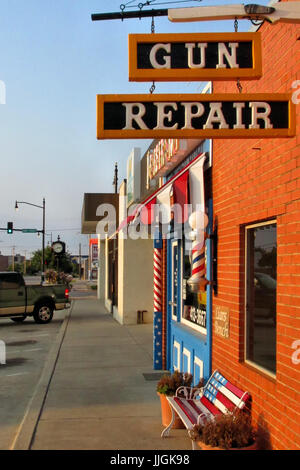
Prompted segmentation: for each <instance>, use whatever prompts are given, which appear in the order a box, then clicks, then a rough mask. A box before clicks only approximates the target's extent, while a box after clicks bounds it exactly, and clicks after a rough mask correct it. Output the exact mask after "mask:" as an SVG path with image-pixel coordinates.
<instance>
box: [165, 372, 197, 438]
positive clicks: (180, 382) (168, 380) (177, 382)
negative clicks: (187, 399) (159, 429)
mask: <svg viewBox="0 0 300 470" xmlns="http://www.w3.org/2000/svg"><path fill="white" fill-rule="evenodd" d="M192 381H193V376H192V375H191V374H188V373H183V372H178V371H175V372H174V373H173V374H171V375H168V374H165V375H163V376H162V377H161V379H160V380H159V381H158V383H157V387H156V390H157V394H158V396H159V397H160V403H161V416H162V424H163V426H165V427H166V426H168V425H169V424H170V422H171V419H172V411H171V408H170V405H169V403H168V400H167V398H166V396H167V395H169V396H171V395H175V392H176V390H177V388H178V387H182V386H185V387H190V386H191V384H192ZM172 427H173V428H176V429H178V428H184V424H183V423H182V421H181V419H180V418H179V416H177V415H176V416H175V422H174V424H173V426H172Z"/></svg>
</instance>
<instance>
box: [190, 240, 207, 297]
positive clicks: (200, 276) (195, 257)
mask: <svg viewBox="0 0 300 470" xmlns="http://www.w3.org/2000/svg"><path fill="white" fill-rule="evenodd" d="M205 274H206V268H205V238H204V235H203V240H200V241H199V240H197V239H196V240H194V241H193V243H192V276H191V277H190V278H189V280H188V281H187V283H188V285H189V286H190V288H191V290H192V292H197V291H198V290H199V289H200V288H201V284H202V285H203V284H204V285H205V283H204V282H201V281H204V278H205Z"/></svg>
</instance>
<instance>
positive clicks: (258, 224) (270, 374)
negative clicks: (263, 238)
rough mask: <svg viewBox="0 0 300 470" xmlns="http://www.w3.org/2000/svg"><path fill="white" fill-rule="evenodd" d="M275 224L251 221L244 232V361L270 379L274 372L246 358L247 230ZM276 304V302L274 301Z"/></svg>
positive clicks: (272, 222) (274, 376) (273, 376)
mask: <svg viewBox="0 0 300 470" xmlns="http://www.w3.org/2000/svg"><path fill="white" fill-rule="evenodd" d="M274 224H275V225H276V230H277V227H278V225H277V220H276V219H271V220H265V221H262V222H257V223H252V224H247V225H245V233H244V236H245V238H244V248H245V273H244V275H245V286H244V363H245V364H247V365H249V366H251V367H252V368H254V369H256V370H257V371H258V372H262V373H263V374H266V375H267V376H269V377H270V378H272V379H276V372H272V371H270V370H269V369H267V368H265V367H263V366H261V365H259V364H257V363H256V362H254V361H251V359H248V358H247V347H248V318H247V301H248V288H247V284H248V273H247V271H248V254H249V253H248V230H249V229H253V228H257V227H264V226H266V225H274ZM277 248H278V247H277V238H276V251H277ZM276 305H277V302H276ZM276 350H277V331H276V342H275V352H277V351H276ZM276 366H277V355H276V359H275V368H276V371H277V367H276Z"/></svg>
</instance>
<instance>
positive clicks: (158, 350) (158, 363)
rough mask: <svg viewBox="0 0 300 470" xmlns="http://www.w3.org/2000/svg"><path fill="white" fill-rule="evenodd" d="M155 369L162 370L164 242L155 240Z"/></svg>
mask: <svg viewBox="0 0 300 470" xmlns="http://www.w3.org/2000/svg"><path fill="white" fill-rule="evenodd" d="M153 268H154V269H153V276H154V279H153V302H154V315H153V368H154V369H156V370H161V369H162V347H163V341H162V340H163V338H162V241H161V239H158V240H154V259H153Z"/></svg>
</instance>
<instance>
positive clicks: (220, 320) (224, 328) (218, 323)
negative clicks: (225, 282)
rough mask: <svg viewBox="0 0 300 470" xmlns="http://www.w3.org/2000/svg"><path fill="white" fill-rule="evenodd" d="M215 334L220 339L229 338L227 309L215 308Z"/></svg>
mask: <svg viewBox="0 0 300 470" xmlns="http://www.w3.org/2000/svg"><path fill="white" fill-rule="evenodd" d="M215 334H216V335H218V336H221V337H222V338H229V308H228V307H220V306H219V305H217V306H216V307H215Z"/></svg>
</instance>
